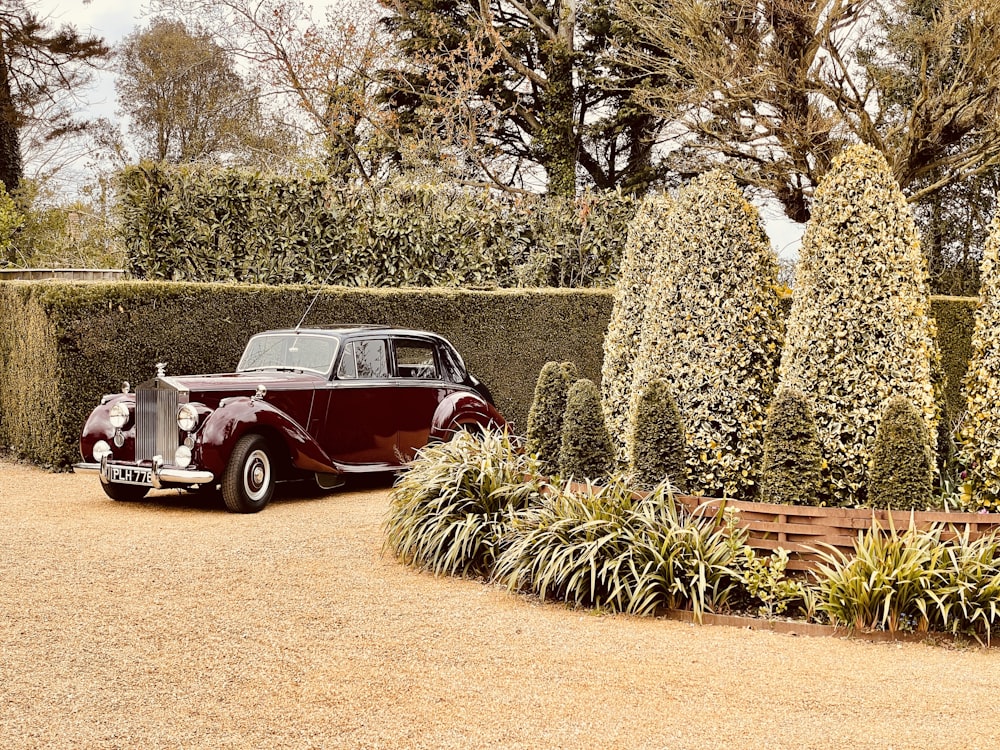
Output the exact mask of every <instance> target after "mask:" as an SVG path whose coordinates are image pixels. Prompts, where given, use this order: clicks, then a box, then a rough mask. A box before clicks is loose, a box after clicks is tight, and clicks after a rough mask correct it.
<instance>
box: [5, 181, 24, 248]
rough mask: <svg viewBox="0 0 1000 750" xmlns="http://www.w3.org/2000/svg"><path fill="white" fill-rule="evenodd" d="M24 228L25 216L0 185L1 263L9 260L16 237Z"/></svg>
mask: <svg viewBox="0 0 1000 750" xmlns="http://www.w3.org/2000/svg"><path fill="white" fill-rule="evenodd" d="M22 226H24V214H22V213H21V212H20V211H18V210H17V205H16V204H15V203H14V200H13V198H11V197H10V196H9V195H7V189H6V188H5V187H4V186H3V183H0V263H2V262H3V261H4V260H7V259H9V257H10V255H11V247H12V245H13V242H14V235H15V234H16V233H17V231H18V230H19V229H20V228H21V227H22Z"/></svg>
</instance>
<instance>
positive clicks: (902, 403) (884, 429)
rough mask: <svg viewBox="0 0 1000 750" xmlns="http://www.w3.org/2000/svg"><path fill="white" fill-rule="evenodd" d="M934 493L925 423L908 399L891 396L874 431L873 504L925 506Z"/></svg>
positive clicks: (870, 485)
mask: <svg viewBox="0 0 1000 750" xmlns="http://www.w3.org/2000/svg"><path fill="white" fill-rule="evenodd" d="M933 493H934V451H933V449H932V448H931V439H930V435H929V434H928V432H927V423H926V422H925V421H924V419H923V417H922V415H921V414H920V412H919V411H918V410H917V409H916V407H915V406H914V405H913V404H911V403H910V401H909V400H908V399H906V398H903V397H902V396H896V397H894V398H892V399H890V401H889V403H888V404H887V405H886V407H885V413H884V414H883V415H882V420H881V421H880V422H879V425H878V430H877V431H876V433H875V443H874V445H873V446H872V450H871V466H870V468H869V470H868V504H869V505H870V506H871V507H873V508H885V509H890V510H910V509H917V510H920V509H922V508H927V507H929V506H930V505H931V501H932V496H933Z"/></svg>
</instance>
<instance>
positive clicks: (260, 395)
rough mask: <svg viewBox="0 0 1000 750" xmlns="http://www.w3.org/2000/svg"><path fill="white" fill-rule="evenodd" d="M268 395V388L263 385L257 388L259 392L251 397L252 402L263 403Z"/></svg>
mask: <svg viewBox="0 0 1000 750" xmlns="http://www.w3.org/2000/svg"><path fill="white" fill-rule="evenodd" d="M266 395H267V387H266V386H265V385H264V384H263V383H261V384H260V385H258V386H257V392H256V393H255V394H253V395H252V396H251V397H250V400H251V401H263V400H264V396H266Z"/></svg>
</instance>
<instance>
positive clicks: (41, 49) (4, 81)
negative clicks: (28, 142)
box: [0, 0, 110, 192]
mask: <svg viewBox="0 0 1000 750" xmlns="http://www.w3.org/2000/svg"><path fill="white" fill-rule="evenodd" d="M36 5H37V4H36V3H35V2H31V0H4V2H2V3H0V182H3V184H4V186H5V187H6V188H7V190H8V192H14V191H15V190H16V189H17V187H18V184H19V183H20V181H21V178H22V176H23V169H24V161H23V154H22V153H21V146H22V143H21V132H22V130H23V129H24V128H26V127H28V126H34V127H35V129H36V131H37V132H38V133H39V135H40V140H41V141H44V142H52V141H54V140H57V139H60V138H61V137H63V136H66V135H67V134H73V133H76V132H79V131H80V130H81V129H82V128H83V127H84V123H82V122H81V121H79V120H78V119H77V118H76V117H75V112H74V106H73V105H74V99H73V98H72V97H73V94H75V93H76V92H77V91H78V90H79V89H80V88H81V87H83V86H84V85H86V84H87V83H89V81H90V78H91V71H92V68H93V66H95V65H98V64H101V63H102V62H103V61H104V60H105V59H106V58H107V57H108V55H109V53H110V50H109V49H108V47H107V45H105V44H104V41H103V40H101V39H99V38H97V37H93V36H84V35H81V34H80V33H79V32H78V31H77V30H76V29H74V28H73V27H72V26H67V25H64V26H60V27H59V28H55V29H54V28H52V26H51V24H50V23H49V22H48V21H47V20H46V19H45V18H43V17H41V16H40V15H39V14H38V12H37V10H36ZM67 93H68V94H69V96H67Z"/></svg>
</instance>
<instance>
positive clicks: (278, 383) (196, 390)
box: [157, 370, 327, 400]
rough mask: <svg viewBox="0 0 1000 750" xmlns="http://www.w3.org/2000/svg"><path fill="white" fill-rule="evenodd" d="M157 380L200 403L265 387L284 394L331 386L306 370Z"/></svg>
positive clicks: (187, 376)
mask: <svg viewBox="0 0 1000 750" xmlns="http://www.w3.org/2000/svg"><path fill="white" fill-rule="evenodd" d="M157 380H159V381H160V382H161V383H165V384H167V385H169V386H171V387H173V388H177V389H178V390H187V391H188V392H189V394H190V398H191V399H192V400H196V399H197V398H198V397H199V396H202V395H219V396H234V395H238V394H244V393H245V394H247V395H252V394H254V393H255V392H256V391H257V387H258V386H261V385H262V386H264V387H265V388H267V390H268V391H284V390H296V389H312V388H316V387H317V386H319V385H322V384H323V383H325V382H327V380H326V378H325V377H323V376H322V375H317V374H316V373H310V372H303V371H302V370H294V371H283V370H282V371H278V370H260V371H258V372H233V373H224V374H216V375H180V376H176V377H160V378H157Z"/></svg>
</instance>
